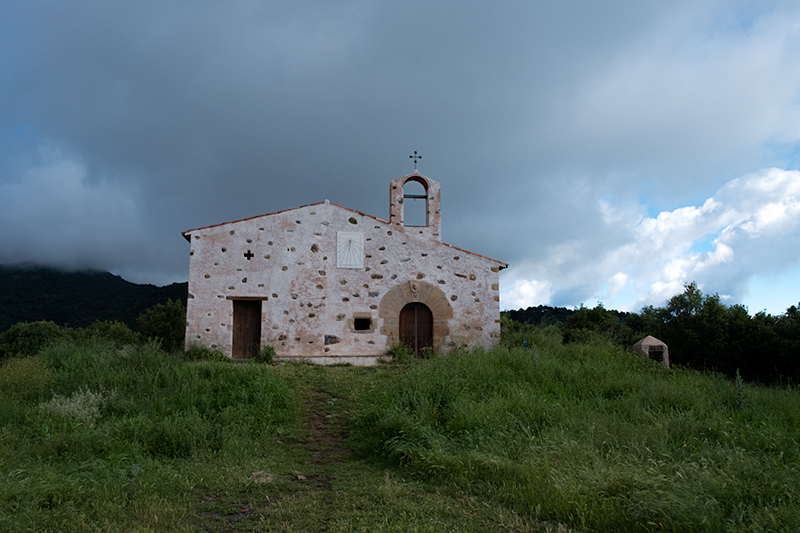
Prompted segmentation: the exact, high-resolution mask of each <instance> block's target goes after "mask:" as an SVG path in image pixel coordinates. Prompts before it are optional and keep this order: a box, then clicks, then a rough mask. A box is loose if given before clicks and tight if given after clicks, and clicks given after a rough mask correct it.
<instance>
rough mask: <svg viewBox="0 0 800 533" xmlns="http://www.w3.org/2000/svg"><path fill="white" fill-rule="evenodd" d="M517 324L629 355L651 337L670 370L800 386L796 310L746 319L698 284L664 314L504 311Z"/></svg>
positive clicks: (599, 309)
mask: <svg viewBox="0 0 800 533" xmlns="http://www.w3.org/2000/svg"><path fill="white" fill-rule="evenodd" d="M503 316H505V317H506V318H509V319H511V320H514V321H516V322H523V323H528V324H551V325H556V326H557V327H558V328H559V330H560V331H561V333H562V334H563V337H564V341H565V342H578V343H581V342H587V341H589V340H590V339H593V338H595V337H597V336H598V335H600V336H601V337H603V338H604V339H607V340H609V341H611V342H613V343H615V344H617V345H619V346H622V347H629V346H632V345H633V344H635V343H636V342H637V341H639V340H641V339H642V338H644V337H646V336H647V335H652V336H654V337H656V338H658V339H659V340H661V341H663V342H664V343H666V344H667V346H668V347H669V354H670V362H671V363H672V364H677V365H681V366H685V367H689V368H694V369H696V370H709V371H713V372H720V373H722V374H724V375H725V376H727V377H729V378H731V379H733V378H734V377H735V376H736V374H737V373H740V374H741V379H745V380H747V381H750V382H762V383H770V384H784V385H786V384H798V383H800V358H798V357H797V354H798V353H800V309H798V307H797V306H794V305H793V306H791V307H789V308H788V309H787V310H786V312H785V313H784V314H783V315H780V316H772V315H769V314H767V313H764V312H760V313H756V314H755V315H753V316H750V315H749V313H748V311H747V308H746V307H744V306H742V305H731V306H726V305H725V304H724V303H722V298H721V297H720V296H719V295H718V294H712V295H704V294H703V293H702V291H700V289H698V287H697V285H696V284H695V283H689V284H687V285H686V286H685V288H684V292H682V293H680V294H676V295H675V296H673V297H672V298H670V299H669V300H668V301H667V302H666V304H665V305H664V306H663V307H653V306H646V307H644V308H643V309H642V310H641V311H640V312H639V313H620V312H618V311H613V310H607V309H605V308H604V307H603V305H602V304H598V305H597V306H595V307H594V308H593V309H590V308H588V307H583V306H581V307H580V308H578V309H575V310H573V311H569V310H566V309H563V308H552V307H546V306H539V307H529V308H528V309H527V310H522V309H520V310H518V311H504V312H503Z"/></svg>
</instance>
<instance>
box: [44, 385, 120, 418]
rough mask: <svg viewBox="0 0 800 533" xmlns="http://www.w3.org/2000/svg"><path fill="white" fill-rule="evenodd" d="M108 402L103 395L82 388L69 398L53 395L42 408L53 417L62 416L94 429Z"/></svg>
mask: <svg viewBox="0 0 800 533" xmlns="http://www.w3.org/2000/svg"><path fill="white" fill-rule="evenodd" d="M106 401H107V398H106V397H105V396H104V395H103V394H102V393H100V392H92V391H91V390H89V389H88V388H87V389H84V388H83V387H81V388H80V389H78V390H77V391H76V392H74V393H72V395H71V396H70V397H69V398H67V397H66V396H60V395H58V394H55V395H53V397H52V398H51V399H50V401H48V402H46V403H43V404H41V406H40V408H41V409H42V410H43V411H45V412H47V413H49V414H51V415H56V416H62V417H64V418H67V419H70V420H73V421H75V422H76V423H78V424H80V425H85V426H86V427H88V428H92V427H94V425H95V422H96V421H97V419H98V418H100V410H101V409H102V407H103V405H105V403H106Z"/></svg>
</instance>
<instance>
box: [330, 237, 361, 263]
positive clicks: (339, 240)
mask: <svg viewBox="0 0 800 533" xmlns="http://www.w3.org/2000/svg"><path fill="white" fill-rule="evenodd" d="M336 266H337V267H339V268H364V234H363V233H357V232H351V231H339V232H337V233H336Z"/></svg>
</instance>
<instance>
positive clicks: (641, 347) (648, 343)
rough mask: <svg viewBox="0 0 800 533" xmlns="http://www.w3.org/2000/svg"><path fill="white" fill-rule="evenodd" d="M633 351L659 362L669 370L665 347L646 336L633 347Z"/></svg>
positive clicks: (667, 350) (667, 351)
mask: <svg viewBox="0 0 800 533" xmlns="http://www.w3.org/2000/svg"><path fill="white" fill-rule="evenodd" d="M633 351H635V352H639V353H641V354H643V355H646V356H647V357H649V358H650V359H653V360H654V361H659V362H661V363H663V364H664V366H665V367H667V368H669V349H668V348H667V345H666V344H664V343H663V342H661V341H660V340H658V339H656V338H655V337H652V336H650V335H648V336H647V337H645V338H644V339H642V340H640V341H639V342H637V343H636V344H634V345H633Z"/></svg>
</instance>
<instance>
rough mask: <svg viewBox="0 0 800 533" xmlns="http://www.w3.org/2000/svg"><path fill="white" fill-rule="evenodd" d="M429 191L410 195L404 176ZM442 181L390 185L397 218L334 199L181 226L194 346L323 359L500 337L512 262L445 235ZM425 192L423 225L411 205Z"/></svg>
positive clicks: (373, 356) (480, 343)
mask: <svg viewBox="0 0 800 533" xmlns="http://www.w3.org/2000/svg"><path fill="white" fill-rule="evenodd" d="M410 182H416V183H418V184H421V185H422V188H423V189H424V195H420V194H406V193H405V192H404V190H405V187H406V184H408V183H410ZM439 191H440V186H439V183H437V182H435V181H433V180H431V179H429V178H427V177H425V176H423V175H422V174H419V173H418V172H414V173H412V174H409V175H408V176H404V177H402V178H398V179H396V180H394V181H392V182H391V184H390V189H389V193H390V196H389V198H390V208H389V221H385V220H381V219H379V218H376V217H374V216H371V215H367V214H365V213H362V212H360V211H355V210H352V209H348V208H346V207H342V206H340V205H337V204H332V203H330V202H329V201H328V200H325V201H324V202H320V203H316V204H311V205H307V206H303V207H298V208H295V209H288V210H285V211H278V212H276V213H270V214H267V215H261V216H256V217H252V218H247V219H243V220H238V221H234V222H228V223H224V224H217V225H214V226H207V227H203V228H197V229H193V230H188V231H185V232H183V236H184V237H185V238H186V240H188V241H189V242H190V243H191V251H190V263H189V298H188V305H187V316H186V346H187V348H188V347H189V346H191V345H193V344H199V345H203V346H207V347H209V348H212V349H217V350H220V351H222V352H223V353H225V354H226V355H228V356H229V357H233V358H248V357H254V356H255V355H256V354H257V353H258V351H259V349H260V347H261V346H264V345H271V346H272V347H273V348H274V349H275V353H276V358H277V359H284V360H289V359H304V360H310V361H313V362H316V363H321V364H335V363H351V364H355V365H370V364H375V363H377V361H378V359H379V358H381V357H382V356H383V355H384V354H385V352H386V350H387V348H389V347H390V346H392V345H393V344H395V343H398V342H403V343H405V344H406V345H408V346H410V347H411V348H412V349H414V350H415V351H416V352H419V351H420V350H424V349H432V350H434V351H436V352H439V353H447V352H449V351H451V350H452V349H454V348H456V347H468V348H476V347H483V348H489V347H490V346H492V345H494V344H495V343H496V342H497V341H498V339H499V337H500V304H499V301H500V294H499V272H500V270H502V269H504V268H506V267H507V266H508V265H507V264H506V263H502V262H500V261H497V260H494V259H490V258H488V257H484V256H481V255H478V254H475V253H472V252H468V251H466V250H462V249H460V248H456V247H455V246H451V245H449V244H446V243H443V242H442V239H441V201H440V196H439ZM407 199H419V200H424V201H425V220H424V225H420V226H411V225H405V224H404V209H403V207H404V202H405V201H406V200H407Z"/></svg>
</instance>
